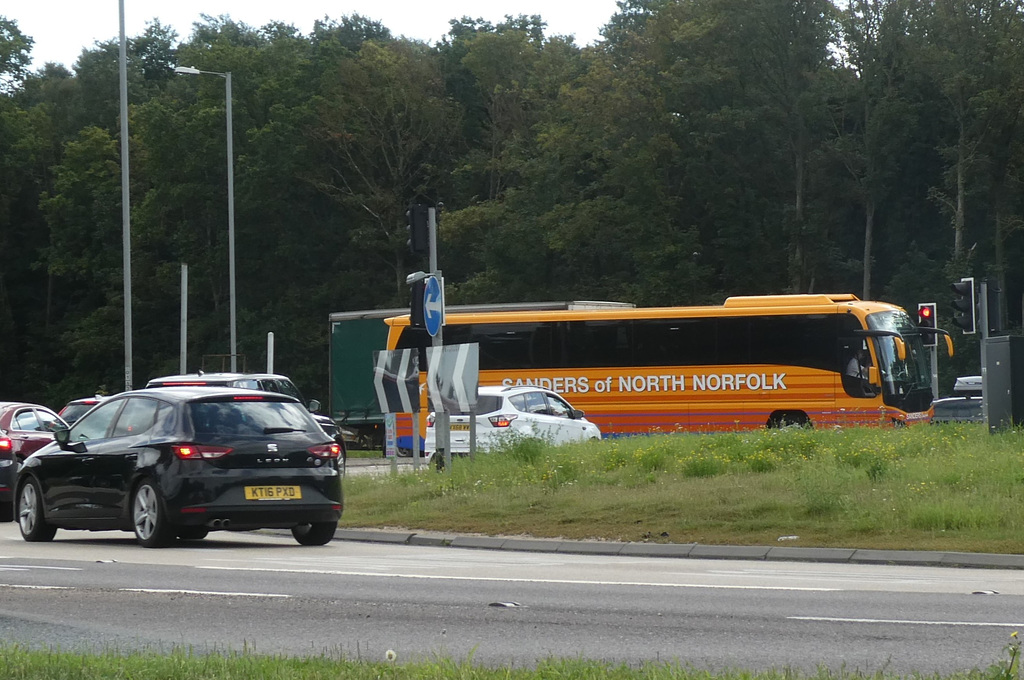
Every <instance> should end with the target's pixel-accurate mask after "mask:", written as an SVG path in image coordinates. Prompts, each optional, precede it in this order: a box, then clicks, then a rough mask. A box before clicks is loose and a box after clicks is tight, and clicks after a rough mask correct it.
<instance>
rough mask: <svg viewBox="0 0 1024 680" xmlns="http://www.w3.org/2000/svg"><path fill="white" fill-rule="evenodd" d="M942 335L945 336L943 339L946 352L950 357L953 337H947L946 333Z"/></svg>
mask: <svg viewBox="0 0 1024 680" xmlns="http://www.w3.org/2000/svg"><path fill="white" fill-rule="evenodd" d="M942 337H943V338H945V340H946V353H947V354H949V356H950V357H952V356H953V338H951V337H949V334H948V333H947V334H946V335H943V336H942Z"/></svg>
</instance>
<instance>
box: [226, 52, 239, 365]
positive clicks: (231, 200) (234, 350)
mask: <svg viewBox="0 0 1024 680" xmlns="http://www.w3.org/2000/svg"><path fill="white" fill-rule="evenodd" d="M224 86H225V91H226V92H225V94H226V97H227V106H226V111H227V119H228V131H227V132H228V278H229V279H230V282H229V284H228V285H229V289H228V297H229V298H230V300H229V306H230V309H231V372H232V373H235V372H237V371H238V335H237V326H236V317H235V163H234V159H235V150H234V134H233V132H232V128H231V118H232V115H231V71H228V72H226V73H225V74H224Z"/></svg>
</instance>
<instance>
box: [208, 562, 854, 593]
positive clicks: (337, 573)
mask: <svg viewBox="0 0 1024 680" xmlns="http://www.w3.org/2000/svg"><path fill="white" fill-rule="evenodd" d="M196 569H212V570H216V571H259V572H269V573H278V574H324V575H327V576H387V577H391V578H409V579H425V580H440V581H444V580H447V581H491V582H497V583H544V584H558V585H583V586H592V585H600V586H645V587H661V588H712V589H716V590H795V591H801V592H818V593H821V592H835V591H838V590H840V589H839V588H807V587H798V586H735V585H714V584H703V583H653V582H645V581H583V580H575V579H544V578H508V577H497V576H494V577H490V576H451V575H446V574H382V573H379V572H365V571H338V570H329V569H270V568H260V567H248V568H245V567H203V566H198V567H196Z"/></svg>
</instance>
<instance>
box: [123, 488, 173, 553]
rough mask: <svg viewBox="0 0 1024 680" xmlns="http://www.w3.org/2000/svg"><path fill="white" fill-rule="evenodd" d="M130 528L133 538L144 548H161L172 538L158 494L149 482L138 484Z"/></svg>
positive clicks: (133, 501) (133, 500) (161, 500)
mask: <svg viewBox="0 0 1024 680" xmlns="http://www.w3.org/2000/svg"><path fill="white" fill-rule="evenodd" d="M132 526H133V527H134V528H135V538H137V539H138V541H139V544H140V545H142V546H143V547H145V548H163V547H165V546H167V545H169V544H170V542H171V539H172V538H173V537H174V534H173V532H172V531H171V527H170V524H169V523H168V521H167V512H166V511H165V510H164V503H163V499H162V498H160V492H159V491H157V489H156V487H155V486H154V485H153V483H152V482H151V481H149V480H146V481H144V482H142V483H141V484H139V487H138V488H137V489H135V495H134V496H133V499H132Z"/></svg>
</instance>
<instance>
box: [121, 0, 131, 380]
mask: <svg viewBox="0 0 1024 680" xmlns="http://www.w3.org/2000/svg"><path fill="white" fill-rule="evenodd" d="M118 15H119V19H120V25H121V31H120V56H119V58H118V74H119V79H120V84H121V253H122V255H121V261H122V266H123V271H124V388H125V389H126V390H130V389H131V388H132V227H131V202H130V200H129V193H130V192H129V187H128V185H129V181H128V177H129V173H128V55H127V48H126V46H125V37H124V0H120V2H118Z"/></svg>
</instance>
